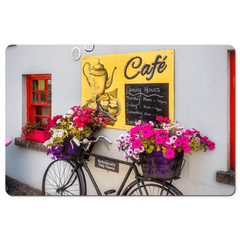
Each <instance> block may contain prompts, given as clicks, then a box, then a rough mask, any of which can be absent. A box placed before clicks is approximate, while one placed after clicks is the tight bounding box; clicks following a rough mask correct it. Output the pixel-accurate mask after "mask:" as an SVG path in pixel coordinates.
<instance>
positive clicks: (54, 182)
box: [42, 136, 183, 196]
mask: <svg viewBox="0 0 240 240" xmlns="http://www.w3.org/2000/svg"><path fill="white" fill-rule="evenodd" d="M99 140H102V141H103V142H104V143H105V144H106V145H107V147H108V148H109V146H108V144H111V143H112V141H111V140H110V139H108V138H107V137H105V136H99V137H98V138H97V139H96V140H91V141H88V142H87V143H85V142H81V145H80V147H79V151H78V153H77V154H76V155H74V156H73V158H72V159H67V160H64V159H59V160H55V161H53V162H52V163H50V165H49V166H48V167H47V169H46V171H45V173H44V177H43V182H42V195H70V196H72V195H87V185H86V178H85V175H84V172H83V168H84V169H85V170H86V172H87V174H88V175H89V178H90V179H91V181H92V183H93V186H94V188H95V189H96V192H97V194H98V195H103V194H102V193H101V191H100V189H99V187H98V185H97V182H96V181H95V179H94V177H93V175H92V173H91V171H90V169H89V167H88V164H87V162H88V161H90V160H89V157H90V156H92V157H96V158H98V159H105V160H110V161H111V162H115V163H119V164H124V165H127V166H128V167H129V169H128V171H127V173H126V175H125V177H124V179H123V181H122V183H121V184H120V187H119V189H118V190H117V192H116V190H114V189H110V190H108V191H106V192H104V194H105V195H109V194H113V193H115V192H116V195H147V196H153V195H173V196H175V195H183V194H182V193H181V192H180V191H179V190H178V189H177V188H176V187H174V186H173V185H172V181H173V180H174V179H177V178H179V177H175V178H171V179H168V180H161V179H153V178H149V177H144V176H143V175H142V174H140V173H139V171H138V168H137V166H138V165H140V162H139V161H138V160H136V159H134V158H132V161H131V162H126V161H122V160H119V159H115V158H109V157H106V156H102V155H98V154H95V153H92V152H91V150H92V148H93V146H94V144H96V143H97V142H98V141H99ZM182 168H183V166H181V170H182ZM132 172H133V173H134V174H135V181H133V182H131V183H130V184H129V185H128V186H126V187H125V184H126V182H127V180H128V178H129V176H130V174H131V173H132Z"/></svg>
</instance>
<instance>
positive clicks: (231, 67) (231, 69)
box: [230, 51, 235, 170]
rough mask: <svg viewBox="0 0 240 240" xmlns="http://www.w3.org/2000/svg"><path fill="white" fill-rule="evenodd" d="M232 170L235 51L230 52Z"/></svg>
mask: <svg viewBox="0 0 240 240" xmlns="http://www.w3.org/2000/svg"><path fill="white" fill-rule="evenodd" d="M230 169H231V170H235V51H231V52H230Z"/></svg>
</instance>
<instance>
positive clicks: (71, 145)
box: [63, 137, 96, 160]
mask: <svg viewBox="0 0 240 240" xmlns="http://www.w3.org/2000/svg"><path fill="white" fill-rule="evenodd" d="M71 139H72V137H70V138H68V139H67V140H66V141H65V142H64V150H63V156H64V157H67V158H74V156H75V155H81V154H82V153H83V151H84V150H83V148H82V147H81V146H77V145H76V143H75V142H74V141H71ZM95 139H96V138H94V137H91V138H90V139H89V140H95ZM94 145H95V143H91V146H90V147H89V149H88V151H87V152H88V153H90V152H91V151H92V149H93V147H94ZM83 159H86V160H87V159H89V155H84V157H83Z"/></svg>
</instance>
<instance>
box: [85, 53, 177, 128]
mask: <svg viewBox="0 0 240 240" xmlns="http://www.w3.org/2000/svg"><path fill="white" fill-rule="evenodd" d="M84 104H86V105H87V106H88V107H91V108H97V107H100V109H101V110H102V111H103V112H105V113H106V114H108V115H109V114H110V116H112V117H113V118H114V119H115V123H114V126H109V127H111V128H118V129H129V128H131V127H132V125H134V123H135V121H137V120H140V119H143V120H154V118H155V117H156V116H160V115H162V116H168V117H169V118H170V119H171V120H172V121H174V50H162V51H151V52H136V53H123V54H110V55H98V56H87V57H83V59H82V105H84Z"/></svg>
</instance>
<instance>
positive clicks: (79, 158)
mask: <svg viewBox="0 0 240 240" xmlns="http://www.w3.org/2000/svg"><path fill="white" fill-rule="evenodd" d="M83 150H84V151H83V152H82V153H79V154H78V155H76V156H75V158H74V163H75V169H74V170H73V171H72V174H71V176H70V177H69V179H68V181H67V183H66V184H64V185H63V186H61V187H60V188H58V189H57V191H59V192H61V191H63V190H67V188H68V187H70V186H71V185H72V184H73V183H74V182H75V180H76V178H75V179H74V180H73V181H72V182H71V180H72V178H73V176H74V174H75V173H76V172H77V171H78V169H79V168H80V169H82V167H84V168H85V170H86V172H87V174H88V176H89V178H90V180H91V182H92V183H93V186H94V188H95V190H96V192H97V194H98V195H100V196H102V195H103V194H102V193H101V191H100V189H99V187H98V185H97V182H96V181H95V179H94V177H93V175H92V173H91V170H90V169H89V167H88V165H87V163H86V161H89V160H88V159H85V158H84V157H85V156H92V157H95V158H100V159H105V160H109V161H112V162H115V163H120V164H124V165H127V166H129V169H128V171H127V173H126V175H125V177H124V179H123V180H122V183H121V185H120V187H119V189H118V190H117V193H116V195H117V196H119V195H120V194H121V193H122V191H123V189H124V186H125V184H126V182H127V180H128V178H129V176H130V174H131V173H132V171H133V170H134V173H135V179H136V180H135V181H133V182H131V183H130V184H129V185H128V186H127V187H126V188H125V189H124V191H123V195H125V194H126V193H127V192H128V191H129V190H130V189H131V188H132V187H133V186H135V185H137V187H138V190H139V192H140V195H143V192H142V189H141V187H143V189H144V191H145V193H146V195H150V194H149V193H148V191H147V189H146V186H145V181H151V182H156V183H161V184H162V191H161V194H160V195H162V192H163V190H164V187H165V184H168V187H169V184H170V185H171V183H172V180H173V179H171V180H163V181H161V180H157V179H151V178H145V177H143V176H142V175H141V174H140V173H139V171H138V169H137V166H136V165H140V164H139V162H138V161H137V160H136V159H134V158H132V162H126V161H122V160H119V159H115V158H110V157H107V156H103V155H99V154H95V153H91V152H87V150H85V149H83ZM168 181H169V183H167V182H168ZM68 184H70V185H68ZM140 184H141V185H140ZM178 191H179V190H178ZM179 193H180V195H182V194H181V192H179ZM167 195H168V193H167Z"/></svg>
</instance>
